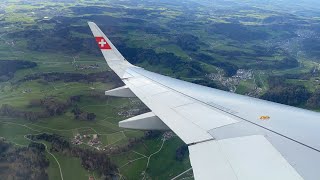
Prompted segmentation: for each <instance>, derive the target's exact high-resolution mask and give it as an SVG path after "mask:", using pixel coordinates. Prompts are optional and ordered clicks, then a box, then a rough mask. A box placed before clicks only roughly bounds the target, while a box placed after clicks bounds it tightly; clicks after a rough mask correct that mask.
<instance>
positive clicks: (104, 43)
mask: <svg viewBox="0 0 320 180" xmlns="http://www.w3.org/2000/svg"><path fill="white" fill-rule="evenodd" d="M99 44H100V46H101V47H104V45H106V44H107V42H105V41H104V39H101V41H100V42H99Z"/></svg>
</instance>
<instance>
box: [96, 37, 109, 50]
mask: <svg viewBox="0 0 320 180" xmlns="http://www.w3.org/2000/svg"><path fill="white" fill-rule="evenodd" d="M96 41H97V43H98V46H99V48H100V49H111V47H110V45H109V44H108V42H107V41H106V40H105V39H104V38H103V37H96Z"/></svg>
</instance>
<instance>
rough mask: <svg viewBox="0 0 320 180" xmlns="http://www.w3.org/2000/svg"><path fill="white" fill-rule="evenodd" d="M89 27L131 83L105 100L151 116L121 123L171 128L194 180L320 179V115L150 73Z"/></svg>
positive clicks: (112, 65)
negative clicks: (184, 148) (127, 103)
mask: <svg viewBox="0 0 320 180" xmlns="http://www.w3.org/2000/svg"><path fill="white" fill-rule="evenodd" d="M89 26H90V28H91V30H92V32H93V35H94V36H95V38H96V40H97V43H98V45H99V47H100V49H101V51H102V53H103V56H104V58H105V59H106V61H107V63H108V65H109V66H110V68H111V69H112V70H113V71H114V72H115V73H116V74H117V75H118V76H119V77H120V78H121V79H122V81H123V82H124V83H125V84H126V85H125V86H124V87H121V88H117V89H114V90H111V91H107V92H106V95H113V96H120V97H133V96H136V97H138V98H139V99H140V100H141V101H142V102H143V103H144V104H145V105H146V106H148V107H149V109H150V110H151V111H152V112H150V113H146V114H143V115H139V116H136V117H133V118H130V119H128V120H125V121H122V122H120V123H119V125H120V126H121V127H125V128H133V129H143V130H145V129H171V130H172V131H173V132H175V133H176V134H177V135H178V136H179V137H180V138H181V139H182V140H183V141H184V142H185V143H186V144H188V145H189V152H190V161H191V165H192V168H193V173H194V177H195V179H197V180H198V179H199V180H202V179H218V180H220V179H225V180H229V179H230V180H233V179H235V180H236V179H237V180H257V179H259V180H261V179H263V180H264V179H265V180H267V179H268V180H270V179H272V180H284V179H288V180H298V179H306V180H316V179H320V171H319V167H320V137H319V133H320V113H316V112H312V111H307V110H303V109H299V108H294V107H290V106H286V105H281V104H277V103H272V102H268V101H263V100H259V99H255V98H251V97H247V96H242V95H237V94H233V93H229V92H224V91H221V90H217V89H212V88H208V87H204V86H200V85H196V84H192V83H188V82H184V81H181V80H177V79H173V78H170V77H167V76H163V75H159V74H156V73H152V72H149V71H146V70H144V69H142V68H140V67H136V66H133V65H131V64H130V63H129V62H127V61H126V60H125V58H124V57H123V56H122V55H121V54H120V52H119V51H118V50H117V49H116V48H115V46H114V45H113V44H112V43H111V41H110V40H109V39H108V38H107V37H106V36H105V35H104V34H103V32H102V31H101V30H100V29H99V28H98V26H97V25H96V24H94V23H92V22H89Z"/></svg>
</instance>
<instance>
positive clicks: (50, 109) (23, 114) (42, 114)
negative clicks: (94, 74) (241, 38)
mask: <svg viewBox="0 0 320 180" xmlns="http://www.w3.org/2000/svg"><path fill="white" fill-rule="evenodd" d="M79 101H80V96H79V95H75V96H71V97H69V99H67V101H65V102H62V101H59V100H57V99H55V98H53V97H45V98H43V99H32V100H30V102H29V105H28V107H30V108H34V107H40V108H41V109H42V111H28V110H22V109H19V108H17V107H14V106H11V105H9V104H2V106H1V107H0V116H7V117H14V118H23V119H26V120H29V121H36V120H38V119H41V118H48V117H53V116H59V115H62V114H64V113H65V112H66V111H67V110H68V109H69V108H70V107H72V106H76V102H79ZM85 114H86V116H84V115H85ZM77 115H81V117H83V118H80V119H84V120H94V119H95V116H96V115H95V114H94V113H88V112H82V111H81V113H80V114H77ZM76 119H77V118H76Z"/></svg>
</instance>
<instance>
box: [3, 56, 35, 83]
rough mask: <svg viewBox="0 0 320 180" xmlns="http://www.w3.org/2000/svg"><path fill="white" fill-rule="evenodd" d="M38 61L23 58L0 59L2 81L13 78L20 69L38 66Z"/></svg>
mask: <svg viewBox="0 0 320 180" xmlns="http://www.w3.org/2000/svg"><path fill="white" fill-rule="evenodd" d="M36 66H37V63H35V62H31V61H23V60H0V82H2V81H8V80H9V79H11V78H13V76H14V73H15V72H16V71H18V70H19V69H27V68H33V67H36Z"/></svg>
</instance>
